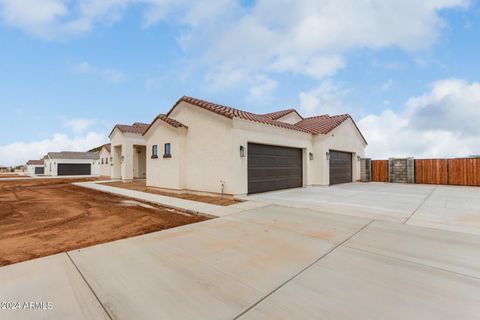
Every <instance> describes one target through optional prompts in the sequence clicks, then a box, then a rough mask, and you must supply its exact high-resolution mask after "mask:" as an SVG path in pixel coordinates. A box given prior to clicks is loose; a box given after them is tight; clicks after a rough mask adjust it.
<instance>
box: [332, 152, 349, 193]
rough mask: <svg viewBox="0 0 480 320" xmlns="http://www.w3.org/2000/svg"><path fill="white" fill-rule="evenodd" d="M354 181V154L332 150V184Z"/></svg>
mask: <svg viewBox="0 0 480 320" xmlns="http://www.w3.org/2000/svg"><path fill="white" fill-rule="evenodd" d="M347 182H352V154H351V153H349V152H341V151H333V150H330V185H334V184H339V183H347Z"/></svg>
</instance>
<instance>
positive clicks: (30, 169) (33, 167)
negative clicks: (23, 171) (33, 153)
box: [27, 160, 45, 176]
mask: <svg viewBox="0 0 480 320" xmlns="http://www.w3.org/2000/svg"><path fill="white" fill-rule="evenodd" d="M27 174H28V175H30V176H33V175H38V174H45V163H44V161H43V160H28V161H27Z"/></svg>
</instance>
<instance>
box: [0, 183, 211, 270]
mask: <svg viewBox="0 0 480 320" xmlns="http://www.w3.org/2000/svg"><path fill="white" fill-rule="evenodd" d="M88 180H94V179H44V180H43V179H39V180H25V181H23V180H21V181H0V222H1V223H0V266H2V265H8V264H11V263H16V262H20V261H24V260H30V259H33V258H38V257H43V256H47V255H51V254H55V253H59V252H64V251H69V250H74V249H79V248H83V247H87V246H91V245H94V244H98V243H104V242H109V241H113V240H117V239H123V238H127V237H132V236H136V235H141V234H145V233H149V232H153V231H158V230H162V229H168V228H173V227H176V226H180V225H185V224H189V223H194V222H200V221H204V220H207V219H208V218H206V217H203V216H191V215H187V214H184V213H181V212H179V211H175V210H171V209H168V208H164V207H160V206H156V205H152V204H147V203H143V202H138V201H134V200H129V199H126V198H122V197H118V196H115V195H111V194H108V193H103V192H98V191H94V190H89V189H85V188H81V187H77V186H74V185H71V184H70V183H71V182H74V181H77V182H78V181H88Z"/></svg>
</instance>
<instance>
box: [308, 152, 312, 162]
mask: <svg viewBox="0 0 480 320" xmlns="http://www.w3.org/2000/svg"><path fill="white" fill-rule="evenodd" d="M308 157H309V159H310V160H313V153H311V152H309V153H308Z"/></svg>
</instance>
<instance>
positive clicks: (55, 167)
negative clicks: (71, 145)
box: [43, 151, 100, 176]
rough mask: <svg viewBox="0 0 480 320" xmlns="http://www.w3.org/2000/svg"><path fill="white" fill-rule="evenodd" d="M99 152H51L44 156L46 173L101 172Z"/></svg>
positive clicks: (73, 174) (55, 174) (63, 174)
mask: <svg viewBox="0 0 480 320" xmlns="http://www.w3.org/2000/svg"><path fill="white" fill-rule="evenodd" d="M99 159H100V157H99V154H98V152H75V151H62V152H49V153H48V154H47V155H46V156H45V157H44V158H43V160H44V163H45V175H50V176H77V175H86V176H89V175H92V176H98V175H99V174H100V161H99Z"/></svg>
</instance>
